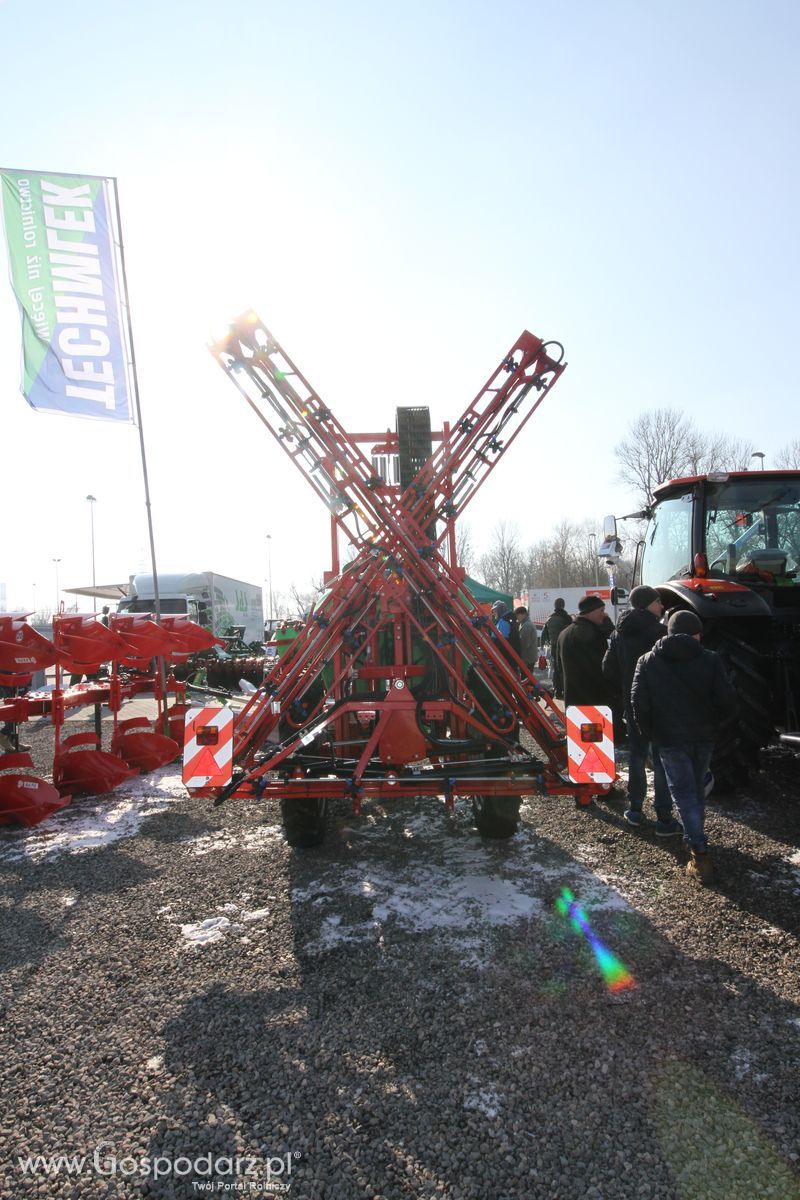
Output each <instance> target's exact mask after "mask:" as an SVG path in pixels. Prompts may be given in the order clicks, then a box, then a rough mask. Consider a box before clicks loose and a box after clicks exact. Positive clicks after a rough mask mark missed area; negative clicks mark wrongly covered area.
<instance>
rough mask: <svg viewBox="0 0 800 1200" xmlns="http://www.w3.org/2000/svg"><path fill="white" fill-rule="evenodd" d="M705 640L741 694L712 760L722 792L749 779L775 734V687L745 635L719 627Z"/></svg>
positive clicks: (720, 734)
mask: <svg viewBox="0 0 800 1200" xmlns="http://www.w3.org/2000/svg"><path fill="white" fill-rule="evenodd" d="M705 644H706V646H707V647H708V649H709V650H716V652H717V654H719V656H720V658H721V659H722V661H723V663H724V664H725V670H726V671H727V673H728V678H729V679H730V681H731V683H732V684H733V686H734V688H735V689H736V693H737V695H738V697H739V711H738V713H737V714H736V716H735V717H734V718H733V719H732V720H731V721H729V722H728V724H727V725H725V726H724V727H723V728H722V729H721V730H720V733H719V736H718V738H717V744H716V746H715V747H714V757H713V759H712V761H711V770H712V771H713V773H714V780H715V784H714V790H715V791H716V792H718V793H720V794H721V793H723V792H728V791H732V790H733V788H734V787H735V786H736V785H737V784H739V783H746V782H747V778H748V774H749V772H750V771H751V770H754V769H755V768H757V767H758V765H759V757H760V751H761V748H762V746H766V745H767V743H768V742H770V741H772V739H773V738H774V737H775V725H774V722H773V720H772V702H773V698H772V688H771V686H770V681H769V675H768V671H767V665H766V664H765V662H764V660H763V658H762V656H761V655H760V654H759V652H758V651H757V650H756V648H755V647H754V646H753V645H751V644H750V643H749V642H747V641H745V640H744V639H743V638H741V637H739V636H737V635H736V634H734V633H732V632H728V631H723V630H719V629H718V630H716V631H715V632H714V633H713V634H712V635H710V636H709V637H708V638H707V639H706V642H705Z"/></svg>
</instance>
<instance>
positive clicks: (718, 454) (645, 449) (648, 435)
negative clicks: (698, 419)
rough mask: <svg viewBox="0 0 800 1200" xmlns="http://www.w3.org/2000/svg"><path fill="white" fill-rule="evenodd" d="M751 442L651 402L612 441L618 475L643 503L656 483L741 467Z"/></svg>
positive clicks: (743, 468) (746, 462) (749, 455)
mask: <svg viewBox="0 0 800 1200" xmlns="http://www.w3.org/2000/svg"><path fill="white" fill-rule="evenodd" d="M752 454H753V443H752V442H750V441H747V440H745V439H743V438H737V437H734V436H733V435H731V434H729V433H719V432H711V433H709V432H706V431H704V430H702V429H698V428H697V426H696V425H695V424H694V422H693V421H691V420H690V419H689V418H688V417H687V416H686V415H685V414H684V413H682V412H680V411H679V410H678V409H674V408H657V409H654V410H653V411H652V412H646V413H640V415H639V416H638V417H637V418H636V419H635V421H633V422H632V423H631V425H630V427H629V432H628V436H627V437H626V438H624V439H623V441H621V442H620V443H619V444H618V445H617V446H615V447H614V455H615V457H616V459H617V462H618V463H619V477H620V479H621V480H622V481H623V483H627V484H629V485H630V486H631V487H632V488H633V489H634V491H635V493H636V497H637V500H638V501H639V503H642V504H648V503H649V502H650V500H651V499H652V497H653V492H654V491H655V489H656V488H657V487H658V485H659V484H660V483H665V482H666V481H667V480H668V479H678V478H680V477H681V476H682V475H705V474H707V473H708V472H709V471H746V470H747V469H748V468H749V466H750V460H751V458H752Z"/></svg>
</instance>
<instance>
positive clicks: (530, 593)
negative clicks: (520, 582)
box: [522, 584, 628, 629]
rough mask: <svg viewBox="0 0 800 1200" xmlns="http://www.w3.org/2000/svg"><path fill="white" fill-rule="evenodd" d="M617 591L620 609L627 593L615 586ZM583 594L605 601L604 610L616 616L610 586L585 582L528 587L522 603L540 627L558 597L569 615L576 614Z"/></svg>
mask: <svg viewBox="0 0 800 1200" xmlns="http://www.w3.org/2000/svg"><path fill="white" fill-rule="evenodd" d="M616 592H617V608H618V609H622V608H624V607H625V606H626V605H627V603H628V593H627V592H626V591H625V589H624V588H616ZM584 596H599V597H600V599H601V600H603V601H604V602H605V606H606V611H607V613H608V615H609V616H610V617H612V618H615V617H616V614H615V612H614V606H613V605H612V603H611V588H610V587H609V586H606V587H592V586H590V585H589V584H586V585H585V586H584V587H565V588H559V587H555V588H528V590H527V592H523V594H522V603H523V604H524V605H525V607H526V608H527V610H528V616H529V617H530V619H531V621H533V623H534V625H535V626H536V627H537V628H538V629H541V628H542V626H543V625H544V623H545V622H546V620H547V618H548V617H549V616H550V614H551V613H552V611H553V607H554V604H555V601H556V599H557V598H558V597H560V598H561V599H562V600H563V601H564V606H565V608H566V610H567V612H568V613H569V615H570V616H571V617H576V616H577V615H578V604H579V602H580V601H581V600H582V599H583V597H584Z"/></svg>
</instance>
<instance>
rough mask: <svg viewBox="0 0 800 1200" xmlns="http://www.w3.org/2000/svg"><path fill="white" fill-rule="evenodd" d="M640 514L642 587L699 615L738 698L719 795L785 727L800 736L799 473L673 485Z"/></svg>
mask: <svg viewBox="0 0 800 1200" xmlns="http://www.w3.org/2000/svg"><path fill="white" fill-rule="evenodd" d="M635 515H637V516H646V517H647V519H648V524H647V529H646V532H645V535H644V539H643V540H642V541H641V542H640V543H639V546H638V549H637V555H636V566H635V570H634V581H635V583H637V584H638V583H646V584H649V585H650V586H651V587H654V588H657V590H658V592H659V593H660V595H661V599H662V600H663V602H664V604H665V606H666V609H667V612H668V613H671V612H674V611H676V610H677V609H681V608H683V609H691V610H692V611H693V612H695V613H697V615H698V617H700V619H701V620H702V622H703V626H704V638H703V640H704V643H705V645H706V646H707V647H708V648H709V649H712V650H716V651H717V652H718V653H719V654H720V655H721V656H722V658H723V659H724V661H725V664H726V666H727V669H728V672H729V675H730V677H731V679H732V681H733V683H734V684H735V686H736V689H737V691H738V693H739V700H740V705H739V715H738V717H737V718H736V720H735V722H733V723H732V724H731V725H730V726H729V727H728V728H727V729H726V730H724V731H723V734H722V736H721V738H720V741H719V745H718V746H717V750H716V754H715V761H714V774H715V778H716V779H717V781H718V786H719V785H732V784H734V783H736V782H737V781H739V780H741V779H742V778H743V777H745V776H746V772H747V770H748V769H749V768H751V767H754V766H756V765H757V764H758V758H759V751H760V749H761V747H763V746H765V745H766V744H767V743H768V742H769V741H771V740H772V739H773V738H774V737H775V734H776V727H783V728H784V729H794V730H796V729H798V709H799V708H800V578H798V575H799V574H800V471H764V470H761V471H731V472H725V473H717V474H710V475H700V476H692V477H691V478H687V479H673V480H671V481H670V482H669V483H663V484H661V486H660V487H658V488H656V490H655V497H654V500H653V503H652V504H651V505H650V506H649V508H648V509H646V510H645V512H643V513H641V514H635ZM609 532H610V534H611V535H612V536H615V531H613V530H611V531H609Z"/></svg>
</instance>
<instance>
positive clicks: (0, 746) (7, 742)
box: [0, 733, 14, 754]
mask: <svg viewBox="0 0 800 1200" xmlns="http://www.w3.org/2000/svg"><path fill="white" fill-rule="evenodd" d="M13 749H14V743H13V742H12V741H11V738H10V737H8V736H7V735H6V734H5V733H0V754H10V753H11V752H12V751H13Z"/></svg>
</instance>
